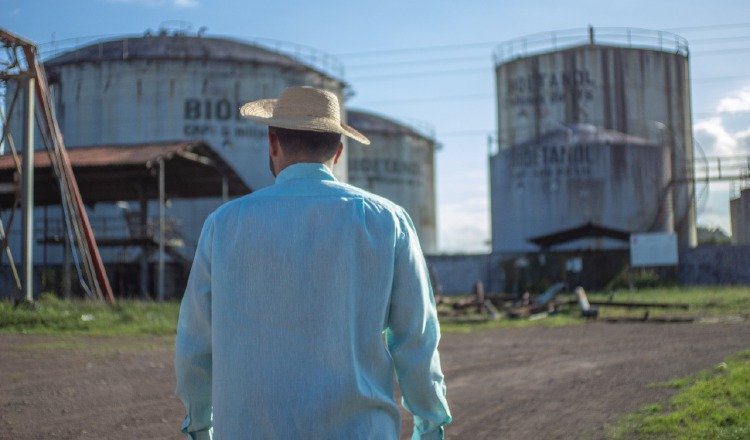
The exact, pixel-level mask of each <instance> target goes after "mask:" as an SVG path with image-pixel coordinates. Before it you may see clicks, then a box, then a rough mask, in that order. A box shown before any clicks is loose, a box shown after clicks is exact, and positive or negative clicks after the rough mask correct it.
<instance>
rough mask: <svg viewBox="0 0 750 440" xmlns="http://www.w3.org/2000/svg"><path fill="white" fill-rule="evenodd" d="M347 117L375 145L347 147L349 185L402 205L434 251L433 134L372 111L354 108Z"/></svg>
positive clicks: (426, 248) (426, 246) (427, 248)
mask: <svg viewBox="0 0 750 440" xmlns="http://www.w3.org/2000/svg"><path fill="white" fill-rule="evenodd" d="M348 116H349V125H351V126H352V127H354V128H355V129H357V130H359V131H360V132H362V133H363V134H364V135H365V136H367V137H368V138H369V139H370V141H371V142H372V143H371V145H370V146H365V145H362V144H360V143H359V142H354V141H352V142H350V143H349V159H348V160H349V183H351V184H352V185H355V186H358V187H360V188H363V189H365V190H367V191H370V192H372V193H375V194H377V195H379V196H382V197H385V198H387V199H390V200H391V201H393V202H394V203H397V204H399V205H401V206H402V207H403V208H404V209H406V211H407V212H408V213H409V216H410V217H411V218H412V221H413V222H414V226H415V228H416V230H417V234H418V235H419V241H420V244H421V245H422V249H423V251H424V252H426V253H434V252H436V250H437V221H436V209H435V138H434V135H432V134H431V133H428V132H427V131H426V130H424V129H419V128H416V127H413V126H410V125H408V124H404V123H401V122H396V121H394V120H392V119H389V118H386V117H383V116H380V115H376V114H373V113H369V112H364V111H359V110H351V111H349V115H348Z"/></svg>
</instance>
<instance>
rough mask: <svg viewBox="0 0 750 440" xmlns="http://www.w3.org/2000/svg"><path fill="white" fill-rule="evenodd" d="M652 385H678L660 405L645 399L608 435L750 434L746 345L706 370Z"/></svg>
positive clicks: (722, 438) (736, 437)
mask: <svg viewBox="0 0 750 440" xmlns="http://www.w3.org/2000/svg"><path fill="white" fill-rule="evenodd" d="M656 386H664V387H668V388H676V389H679V390H681V391H680V392H679V394H677V395H676V396H674V397H672V399H671V400H670V401H669V404H668V405H666V406H664V407H662V406H661V405H658V404H650V405H646V406H644V407H643V408H641V409H640V410H639V411H638V412H636V413H635V414H630V415H628V416H625V417H624V418H623V419H621V420H620V421H619V422H618V424H617V425H616V426H615V427H614V428H612V430H611V431H610V435H609V436H610V438H612V439H615V440H622V439H635V438H637V439H660V440H661V439H706V440H709V439H710V440H715V439H716V440H740V439H750V350H745V351H742V352H740V353H737V354H735V355H734V356H731V357H729V358H728V359H727V360H726V361H725V362H722V363H720V364H718V365H716V366H715V367H714V369H713V370H712V371H706V372H703V373H700V374H698V375H696V376H694V377H690V378H684V379H677V380H673V381H669V382H667V383H664V384H657V385H656Z"/></svg>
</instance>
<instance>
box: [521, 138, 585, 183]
mask: <svg viewBox="0 0 750 440" xmlns="http://www.w3.org/2000/svg"><path fill="white" fill-rule="evenodd" d="M597 147H598V146H597V145H593V144H575V145H534V146H516V147H513V148H511V149H510V151H509V152H508V154H510V169H511V175H512V179H513V182H514V185H515V186H523V181H524V180H525V179H527V178H537V179H539V178H541V179H562V178H570V177H573V178H581V177H586V178H587V177H591V176H592V173H593V172H594V168H595V165H596V159H597V157H596V154H597V152H598V148H597Z"/></svg>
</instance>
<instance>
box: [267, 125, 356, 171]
mask: <svg viewBox="0 0 750 440" xmlns="http://www.w3.org/2000/svg"><path fill="white" fill-rule="evenodd" d="M268 131H269V132H270V133H273V134H275V135H276V136H277V137H278V138H279V143H280V144H281V148H283V149H284V152H285V153H286V154H288V155H289V156H292V157H296V158H304V159H314V160H316V161H320V162H325V161H327V160H329V159H331V158H332V157H333V156H334V155H336V150H338V148H339V143H340V142H341V135H340V134H338V133H330V132H325V131H308V130H291V129H288V128H281V127H268Z"/></svg>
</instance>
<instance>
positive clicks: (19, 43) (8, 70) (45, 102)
mask: <svg viewBox="0 0 750 440" xmlns="http://www.w3.org/2000/svg"><path fill="white" fill-rule="evenodd" d="M0 45H2V48H1V49H0V83H2V84H0V86H2V88H3V89H4V90H5V91H6V96H5V99H4V102H3V103H2V104H4V106H5V109H6V111H5V112H2V113H0V116H1V117H2V119H1V120H0V122H1V123H2V137H0V143H4V144H5V145H7V146H8V148H9V150H10V152H11V154H13V157H14V162H15V164H16V170H17V173H18V175H19V176H20V179H21V180H22V183H21V190H22V191H21V194H20V197H19V193H18V189H17V187H14V188H2V189H0V190H4V191H13V192H15V193H16V195H17V196H16V202H17V203H16V206H17V207H18V206H20V208H21V212H22V223H23V224H22V228H23V230H22V237H23V245H22V248H23V249H22V255H23V257H22V260H23V261H22V274H21V276H20V277H19V276H18V273H17V272H16V268H15V263H14V261H13V259H12V254H11V253H10V250H9V249H8V240H7V237H6V229H7V230H9V229H10V228H11V227H12V219H13V211H15V209H12V210H11V214H10V219H9V220H8V225H7V228H5V227H4V225H3V224H2V222H0V241H1V243H0V245H1V246H2V247H4V248H5V249H4V250H5V251H6V253H7V255H8V257H9V259H10V261H9V262H10V266H11V271H12V272H13V275H14V278H15V280H16V286H17V287H18V289H19V290H20V291H22V293H23V298H24V299H25V300H26V301H29V302H32V301H33V258H32V257H33V256H32V250H33V245H34V230H33V225H34V222H33V212H34V163H33V158H34V133H35V128H37V129H38V132H39V133H41V141H42V144H43V145H44V148H45V149H46V151H47V153H48V154H49V158H50V162H51V163H52V167H53V169H54V174H55V178H56V181H57V183H58V186H59V189H60V200H61V206H62V209H63V212H64V214H65V224H66V234H65V235H66V237H65V239H66V240H68V242H70V243H74V244H75V246H71V248H72V249H74V252H77V254H78V256H79V260H80V265H79V266H78V267H79V270H80V275H81V276H80V280H81V285H82V287H83V289H84V291H86V293H87V294H88V295H89V296H91V297H96V298H99V299H106V300H107V301H109V302H110V303H114V296H113V294H112V288H111V287H110V284H109V279H108V278H107V274H106V271H105V269H104V264H103V263H102V259H101V255H100V253H99V248H98V247H97V244H96V240H95V238H94V232H93V229H92V228H91V224H90V222H89V218H88V214H87V213H86V208H85V207H84V205H83V200H82V198H81V193H80V191H79V189H78V183H77V182H76V178H75V175H74V174H73V168H72V166H71V164H70V159H69V158H68V153H67V151H66V149H65V144H64V142H63V137H62V133H61V132H60V127H59V126H58V124H57V119H56V118H55V112H54V107H53V106H52V102H51V99H50V96H49V92H48V90H49V88H48V86H47V77H46V76H45V73H44V68H43V67H42V64H41V63H40V61H39V58H38V56H37V47H36V45H35V44H34V43H32V42H31V41H29V40H26V39H25V38H23V37H20V36H18V35H15V34H13V33H11V32H9V31H7V30H5V29H3V28H0ZM21 93H22V94H23V102H24V107H23V111H22V113H21V114H22V118H23V133H22V137H23V139H22V145H23V147H22V153H23V159H21V158H19V154H18V150H17V149H16V147H15V142H14V139H13V138H12V136H11V133H10V124H9V122H10V119H11V118H12V117H13V115H14V114H18V112H15V111H14V109H15V106H16V105H17V101H18V97H19V94H21ZM8 94H12V96H10V97H9V96H7V95H8ZM34 119H36V121H37V124H36V125H35V124H34ZM14 186H17V185H14ZM0 255H1V254H0Z"/></svg>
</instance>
